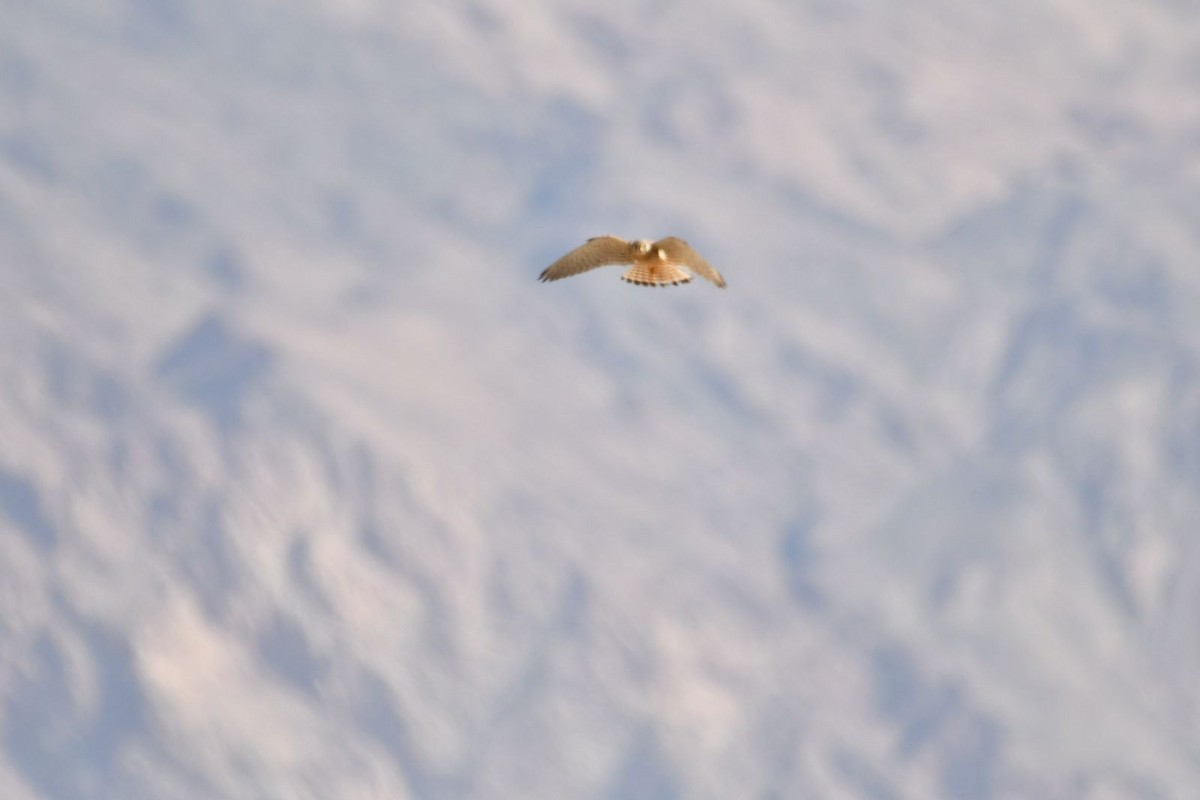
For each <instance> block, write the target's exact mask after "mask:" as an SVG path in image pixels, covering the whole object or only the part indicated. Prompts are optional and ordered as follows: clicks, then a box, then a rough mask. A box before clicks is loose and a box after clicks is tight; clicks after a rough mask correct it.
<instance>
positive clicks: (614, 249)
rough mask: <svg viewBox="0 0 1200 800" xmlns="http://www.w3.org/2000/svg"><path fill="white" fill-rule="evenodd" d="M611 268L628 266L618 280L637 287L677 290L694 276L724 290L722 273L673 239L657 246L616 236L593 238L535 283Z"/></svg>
mask: <svg viewBox="0 0 1200 800" xmlns="http://www.w3.org/2000/svg"><path fill="white" fill-rule="evenodd" d="M610 265H620V266H624V265H630V266H629V269H627V270H626V271H625V274H624V275H622V276H621V280H623V281H627V282H629V283H636V284H637V285H638V286H676V285H678V284H681V283H688V282H689V281H691V279H692V273H695V274H696V275H699V276H700V277H701V278H705V279H707V280H710V281H712V282H713V283H715V284H716V285H717V286H720V287H721V288H722V289H723V288H725V279H724V278H722V277H721V273H719V272H717V271H716V270H715V269H713V268H712V265H711V264H709V263H708V262H707V261H705V260H704V259H703V258H702V257H701V256H700V254H699V253H697V252H696V251H695V250H693V249H692V247H691V245H689V244H688V243H687V242H685V241H684V240H683V239H677V238H676V237H674V236H668V237H667V238H665V239H659V240H658V241H657V242H651V241H648V240H646V239H638V240H637V241H633V242H627V241H625V240H624V239H620V238H617V237H616V236H596V237H594V238H592V239H588V240H587V242H585V243H584V244H583V245H581V246H579V247H576V248H575V249H574V250H572V251H571V252H569V253H567V254H566V255H565V256H563V257H562V258H560V259H559V260H558V261H555V262H554V263H553V264H551V265H550V266H548V267H546V269H545V270H543V271H542V274H541V275H540V276H539V278H538V279H539V280H542V281H556V280H558V279H559V278H569V277H571V276H572V275H578V274H579V273H581V272H587V271H588V270H590V269H595V268H596V267H605V266H610Z"/></svg>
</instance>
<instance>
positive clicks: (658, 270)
mask: <svg viewBox="0 0 1200 800" xmlns="http://www.w3.org/2000/svg"><path fill="white" fill-rule="evenodd" d="M691 279H692V275H691V273H689V272H686V271H685V270H682V269H680V268H679V267H677V266H675V265H674V264H668V263H665V262H661V261H660V262H658V263H654V262H649V263H647V262H644V261H643V262H637V263H635V264H634V265H633V266H632V267H630V268H629V269H628V270H627V271H626V272H625V274H624V275H622V276H621V280H623V281H626V282H628V283H636V284H637V285H638V286H675V285H677V284H680V283H687V282H688V281H690V280H691Z"/></svg>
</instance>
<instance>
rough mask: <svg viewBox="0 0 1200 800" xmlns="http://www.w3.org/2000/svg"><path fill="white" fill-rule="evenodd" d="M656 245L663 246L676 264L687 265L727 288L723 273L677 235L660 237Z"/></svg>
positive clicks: (702, 275)
mask: <svg viewBox="0 0 1200 800" xmlns="http://www.w3.org/2000/svg"><path fill="white" fill-rule="evenodd" d="M654 246H655V247H657V248H661V249H662V251H663V252H664V253H666V254H667V258H668V259H670V260H671V262H672V263H674V264H680V265H682V266H685V267H687V268H688V269H690V270H691V271H692V272H694V273H696V274H697V275H699V276H700V277H701V278H705V279H707V280H710V281H712V282H713V283H715V284H716V285H717V286H720V287H721V288H722V289H724V288H725V279H724V278H722V277H721V273H719V272H717V271H716V270H715V269H713V267H712V265H711V264H709V263H708V262H707V261H705V260H704V258H703V257H701V255H700V254H699V253H697V252H696V251H695V250H693V249H692V246H691V245H690V244H688V243H687V242H685V241H684V240H683V239H679V238H677V237H675V236H668V237H667V238H665V239H659V240H658V241H657V242H655V243H654Z"/></svg>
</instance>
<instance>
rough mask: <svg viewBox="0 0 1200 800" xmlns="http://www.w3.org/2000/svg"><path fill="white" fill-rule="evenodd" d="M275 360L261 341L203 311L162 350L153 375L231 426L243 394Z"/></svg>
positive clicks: (218, 421) (238, 416)
mask: <svg viewBox="0 0 1200 800" xmlns="http://www.w3.org/2000/svg"><path fill="white" fill-rule="evenodd" d="M274 361H275V358H274V356H273V355H272V353H271V351H270V350H269V349H268V348H267V347H266V346H264V345H262V344H260V343H258V342H256V341H254V340H253V339H251V338H249V337H247V336H245V335H243V334H242V333H240V332H239V331H237V330H235V329H233V328H232V327H231V326H230V325H229V323H227V322H226V321H225V320H224V319H223V318H222V317H220V316H219V315H216V314H209V315H208V316H206V317H204V318H203V319H202V320H200V322H199V323H197V324H196V325H195V326H194V327H192V328H191V330H189V331H188V332H187V333H185V334H183V335H182V336H181V337H180V338H179V339H178V340H177V341H176V342H175V343H174V344H172V345H171V346H170V347H168V348H167V350H166V352H165V353H163V355H162V356H161V357H160V358H159V360H158V363H157V364H156V365H155V368H154V374H155V376H156V377H157V378H158V379H159V380H161V381H162V382H163V383H164V384H166V385H167V386H168V387H170V388H171V389H172V390H173V391H174V392H175V393H176V394H177V395H179V397H180V398H181V399H182V400H183V401H184V402H186V403H188V404H189V405H191V406H193V407H195V408H197V409H199V410H200V411H203V412H204V413H205V414H207V415H208V416H209V417H210V418H211V419H212V421H213V422H214V423H215V424H216V425H217V426H218V427H220V428H223V429H229V428H234V427H237V425H238V423H239V422H240V421H241V411H242V406H243V403H244V401H245V400H246V398H247V397H248V396H249V395H250V394H251V393H252V392H253V391H254V390H255V389H256V388H258V387H259V386H260V385H261V384H262V382H263V381H264V380H265V379H266V377H267V376H268V375H269V374H270V372H271V368H272V367H273V365H274Z"/></svg>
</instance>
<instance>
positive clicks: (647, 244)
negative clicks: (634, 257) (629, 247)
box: [633, 239, 654, 256]
mask: <svg viewBox="0 0 1200 800" xmlns="http://www.w3.org/2000/svg"><path fill="white" fill-rule="evenodd" d="M653 246H654V244H653V243H652V242H651V241H650V240H649V239H638V240H637V241H636V242H634V243H633V248H634V249H635V250H637V251H638V255H642V256H644V255H646V254H647V253H649V252H650V248H651V247H653Z"/></svg>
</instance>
